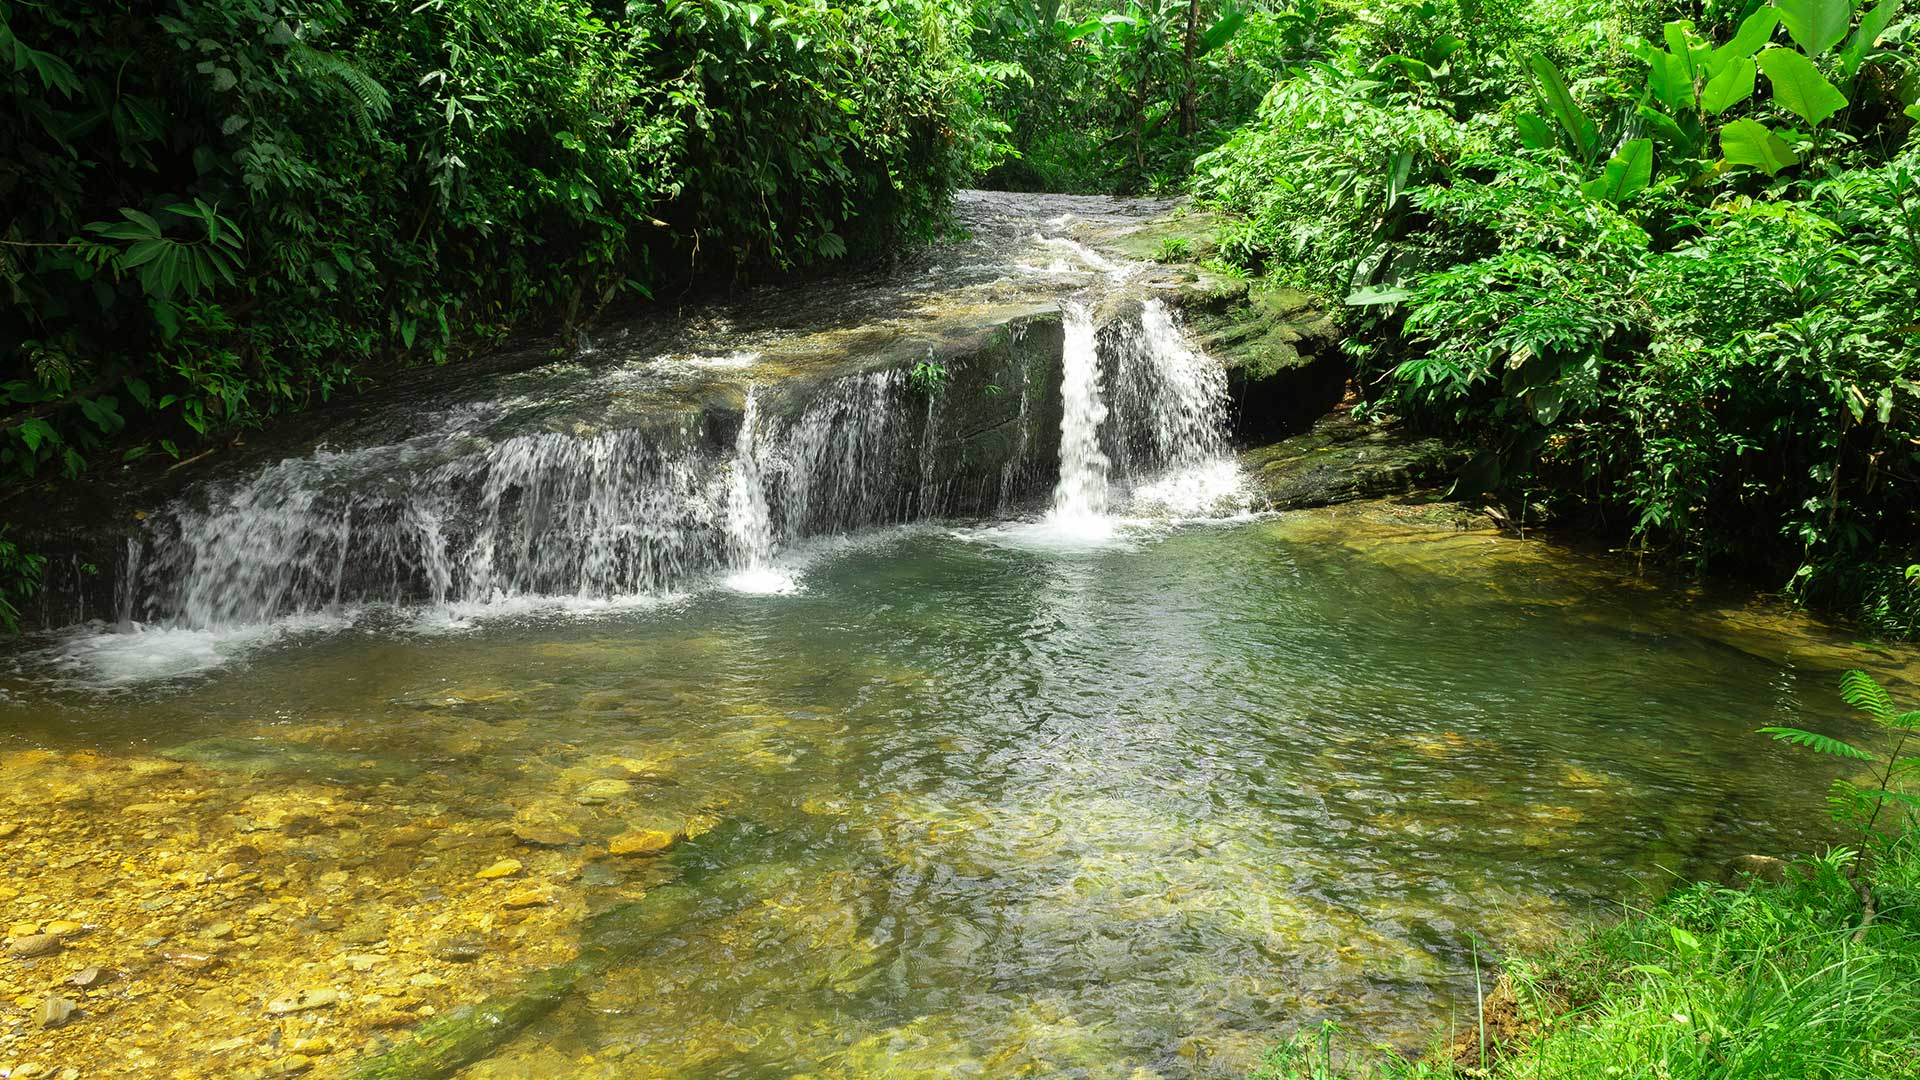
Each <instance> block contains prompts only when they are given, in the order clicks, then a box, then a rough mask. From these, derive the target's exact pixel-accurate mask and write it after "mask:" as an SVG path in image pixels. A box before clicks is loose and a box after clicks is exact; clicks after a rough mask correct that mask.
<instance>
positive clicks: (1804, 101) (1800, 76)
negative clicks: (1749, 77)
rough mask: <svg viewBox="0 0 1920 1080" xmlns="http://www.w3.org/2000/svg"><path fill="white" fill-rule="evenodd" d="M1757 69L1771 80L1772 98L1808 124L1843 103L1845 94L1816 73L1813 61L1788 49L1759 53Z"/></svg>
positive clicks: (1844, 106)
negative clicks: (1758, 67) (1758, 66)
mask: <svg viewBox="0 0 1920 1080" xmlns="http://www.w3.org/2000/svg"><path fill="white" fill-rule="evenodd" d="M1760 70H1761V71H1764V72H1766V73H1767V81H1769V82H1771V83H1772V84H1773V99H1774V100H1775V101H1777V102H1779V103H1780V104H1781V105H1782V106H1784V107H1785V108H1787V109H1788V110H1790V111H1792V112H1793V113H1794V114H1795V115H1797V116H1799V117H1800V119H1802V120H1805V121H1806V122H1807V123H1809V124H1815V125H1817V124H1819V123H1820V122H1822V121H1824V120H1825V119H1827V117H1829V116H1832V115H1833V114H1834V113H1837V112H1839V111H1840V110H1841V109H1844V108H1846V107H1847V96H1846V95H1845V94H1842V93H1841V92H1840V91H1839V90H1837V89H1835V87H1834V85H1833V84H1832V83H1830V82H1828V81H1827V79H1826V76H1824V75H1822V74H1820V69H1819V68H1816V67H1814V66H1813V61H1811V60H1809V59H1807V58H1806V57H1804V56H1801V55H1800V54H1799V53H1797V52H1794V51H1793V50H1792V49H1768V50H1767V51H1766V52H1763V53H1761V54H1760Z"/></svg>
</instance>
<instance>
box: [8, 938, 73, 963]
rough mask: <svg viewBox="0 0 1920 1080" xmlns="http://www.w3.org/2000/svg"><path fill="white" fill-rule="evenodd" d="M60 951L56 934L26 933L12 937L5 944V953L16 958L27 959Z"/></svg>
mask: <svg viewBox="0 0 1920 1080" xmlns="http://www.w3.org/2000/svg"><path fill="white" fill-rule="evenodd" d="M59 951H60V935H58V934H26V935H24V936H22V937H17V938H14V939H13V943H12V944H11V945H8V946H7V955H8V956H12V957H15V958H16V959H22V960H24V959H28V958H30V957H35V956H47V955H49V954H51V953H57V952H59Z"/></svg>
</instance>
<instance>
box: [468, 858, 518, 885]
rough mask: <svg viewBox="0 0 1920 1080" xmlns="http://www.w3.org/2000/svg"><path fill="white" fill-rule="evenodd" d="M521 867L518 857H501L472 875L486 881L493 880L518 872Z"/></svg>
mask: <svg viewBox="0 0 1920 1080" xmlns="http://www.w3.org/2000/svg"><path fill="white" fill-rule="evenodd" d="M521 869H522V866H521V863H520V860H519V859H501V860H499V861H498V862H495V863H493V864H491V865H489V866H487V867H486V868H484V869H482V870H481V871H480V872H479V873H476V874H474V875H473V876H474V877H477V878H480V879H482V880H486V881H495V880H498V879H500V878H508V877H512V876H513V875H515V874H518V873H519V872H520V871H521Z"/></svg>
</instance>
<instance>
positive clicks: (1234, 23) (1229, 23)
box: [1198, 5, 1247, 56]
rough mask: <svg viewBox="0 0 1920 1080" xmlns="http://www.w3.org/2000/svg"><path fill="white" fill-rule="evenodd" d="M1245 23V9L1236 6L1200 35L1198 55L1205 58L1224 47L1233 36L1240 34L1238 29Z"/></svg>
mask: <svg viewBox="0 0 1920 1080" xmlns="http://www.w3.org/2000/svg"><path fill="white" fill-rule="evenodd" d="M1246 21H1247V9H1246V8H1243V7H1240V6H1238V5H1236V6H1235V7H1233V8H1232V9H1231V10H1229V11H1228V12H1227V13H1226V14H1224V15H1222V16H1220V21H1219V22H1216V23H1214V24H1213V25H1212V26H1210V27H1208V28H1207V29H1206V31H1205V32H1203V33H1202V34H1201V35H1200V48H1199V50H1198V51H1199V54H1200V55H1201V56H1205V55H1206V54H1208V53H1210V52H1212V51H1213V50H1215V49H1217V48H1219V47H1220V46H1222V45H1225V44H1226V43H1227V42H1228V41H1230V40H1232V38H1233V35H1235V34H1237V33H1239V32H1240V27H1241V26H1242V25H1244V24H1245V23H1246Z"/></svg>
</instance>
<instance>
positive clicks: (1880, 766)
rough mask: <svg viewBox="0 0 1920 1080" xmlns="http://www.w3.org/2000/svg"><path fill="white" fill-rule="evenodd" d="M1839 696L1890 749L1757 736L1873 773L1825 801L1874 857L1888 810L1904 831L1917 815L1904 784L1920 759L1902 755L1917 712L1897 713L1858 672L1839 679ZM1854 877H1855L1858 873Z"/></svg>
mask: <svg viewBox="0 0 1920 1080" xmlns="http://www.w3.org/2000/svg"><path fill="white" fill-rule="evenodd" d="M1840 694H1841V696H1842V697H1844V698H1846V701H1847V704H1849V705H1851V706H1853V707H1854V708H1855V709H1857V710H1859V711H1860V712H1861V714H1862V715H1864V716H1865V717H1866V718H1867V719H1868V720H1870V721H1872V722H1873V723H1874V724H1875V725H1876V726H1877V727H1878V728H1879V729H1880V730H1881V732H1884V736H1883V737H1885V738H1887V739H1890V740H1891V745H1890V746H1889V747H1887V748H1886V749H1884V750H1869V749H1865V748H1862V747H1860V746H1857V745H1855V744H1854V743H1852V742H1848V741H1846V740H1844V739H1839V738H1836V737H1834V736H1832V735H1822V734H1820V733H1818V732H1813V731H1807V730H1804V729H1802V728H1794V727H1764V728H1761V729H1760V731H1761V732H1762V733H1763V734H1767V735H1771V736H1773V737H1774V738H1775V739H1777V740H1779V741H1781V742H1785V743H1790V744H1792V745H1794V746H1800V747H1804V748H1806V749H1808V750H1812V751H1814V752H1815V753H1819V754H1824V755H1826V756H1828V757H1832V758H1838V759H1840V760H1842V761H1847V762H1862V763H1867V764H1869V765H1870V766H1871V767H1872V771H1873V774H1874V775H1873V779H1872V780H1871V781H1870V783H1869V785H1868V786H1862V785H1860V784H1858V783H1856V782H1854V781H1853V780H1850V779H1847V778H1845V777H1841V778H1839V779H1836V780H1835V781H1833V784H1832V787H1831V788H1830V789H1829V791H1828V795H1827V804H1828V807H1829V809H1830V811H1831V813H1832V815H1833V819H1834V821H1836V822H1838V823H1840V824H1841V825H1844V826H1846V827H1848V828H1850V829H1853V830H1855V831H1857V832H1858V834H1859V837H1860V843H1861V846H1862V848H1863V850H1866V851H1872V850H1875V849H1876V848H1878V847H1880V846H1882V845H1884V844H1885V843H1886V837H1884V836H1883V835H1881V833H1879V832H1878V831H1877V829H1878V827H1879V826H1880V825H1881V823H1882V814H1883V812H1884V811H1885V810H1886V808H1887V807H1888V806H1889V805H1892V806H1894V807H1897V808H1898V809H1899V810H1901V811H1904V812H1905V815H1906V818H1905V820H1904V821H1903V822H1901V824H1904V825H1906V826H1908V827H1911V826H1912V824H1913V823H1914V819H1915V817H1916V815H1920V795H1916V794H1915V793H1913V792H1911V791H1909V790H1907V781H1908V780H1909V779H1910V778H1911V777H1913V776H1915V775H1916V774H1920V756H1908V755H1907V753H1906V751H1907V744H1908V743H1909V742H1910V741H1911V740H1913V739H1914V737H1915V736H1920V709H1913V710H1909V711H1905V712H1902V711H1900V710H1899V709H1898V708H1897V707H1896V706H1895V705H1894V703H1893V695H1891V694H1889V693H1887V689H1886V687H1884V686H1882V685H1880V683H1879V682H1878V681H1876V680H1875V679H1874V678H1873V676H1871V675H1868V674H1867V673H1866V672H1864V671H1859V670H1854V671H1849V672H1847V673H1846V674H1845V675H1842V676H1841V677H1840ZM1855 874H1856V876H1858V870H1857V869H1856V871H1855Z"/></svg>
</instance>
